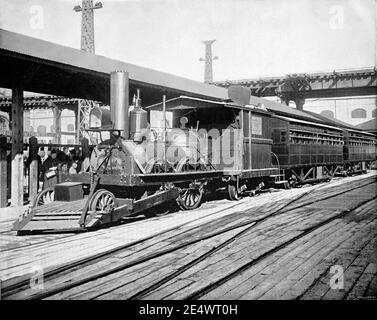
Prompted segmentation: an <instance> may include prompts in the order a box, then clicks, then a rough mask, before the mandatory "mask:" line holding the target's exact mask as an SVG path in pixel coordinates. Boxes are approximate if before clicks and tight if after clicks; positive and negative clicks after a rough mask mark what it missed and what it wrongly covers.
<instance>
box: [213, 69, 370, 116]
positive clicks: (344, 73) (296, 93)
mask: <svg viewBox="0 0 377 320" xmlns="http://www.w3.org/2000/svg"><path fill="white" fill-rule="evenodd" d="M214 84H216V85H218V86H221V87H224V88H227V87H229V86H230V85H234V84H238V85H242V86H244V87H247V88H250V90H251V94H252V95H254V96H258V97H269V96H279V97H280V98H281V99H282V101H284V102H285V103H286V104H288V103H289V101H294V102H295V103H296V105H297V107H298V109H301V108H302V105H303V104H304V102H305V99H310V98H334V97H348V96H367V95H375V94H376V93H377V68H376V67H370V68H363V69H348V70H335V71H332V72H321V73H301V74H289V75H286V76H281V77H263V78H258V79H243V80H226V81H220V82H215V83H214Z"/></svg>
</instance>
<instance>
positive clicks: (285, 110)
mask: <svg viewBox="0 0 377 320" xmlns="http://www.w3.org/2000/svg"><path fill="white" fill-rule="evenodd" d="M250 104H252V105H254V106H257V105H258V104H259V105H260V104H263V105H264V107H265V108H266V109H267V110H268V111H271V112H273V113H275V114H277V115H281V116H287V117H290V118H297V119H301V120H306V121H314V122H317V123H322V124H324V122H323V121H322V120H320V119H318V118H316V117H314V116H313V115H311V114H308V113H305V112H303V111H300V110H297V109H295V108H291V107H289V106H286V105H284V104H281V103H279V102H275V101H271V100H268V99H264V98H260V97H254V96H251V97H250Z"/></svg>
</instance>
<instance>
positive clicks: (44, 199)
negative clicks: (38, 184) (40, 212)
mask: <svg viewBox="0 0 377 320" xmlns="http://www.w3.org/2000/svg"><path fill="white" fill-rule="evenodd" d="M54 200H55V192H54V189H53V188H48V189H45V190H43V191H41V192H40V193H39V194H38V195H37V197H36V198H35V200H34V204H33V207H39V206H43V205H45V204H48V203H51V202H53V201H54Z"/></svg>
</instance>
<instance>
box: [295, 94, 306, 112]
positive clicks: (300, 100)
mask: <svg viewBox="0 0 377 320" xmlns="http://www.w3.org/2000/svg"><path fill="white" fill-rule="evenodd" d="M294 102H295V104H296V109H297V110H300V111H302V110H303V109H304V104H305V98H302V97H297V98H295V100H294Z"/></svg>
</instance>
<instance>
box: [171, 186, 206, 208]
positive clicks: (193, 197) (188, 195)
mask: <svg viewBox="0 0 377 320" xmlns="http://www.w3.org/2000/svg"><path fill="white" fill-rule="evenodd" d="M203 194H204V185H203V184H202V183H200V182H192V183H191V184H190V186H189V188H187V189H182V191H181V192H180V194H179V197H178V199H177V202H178V205H179V207H180V208H181V209H182V210H193V209H196V208H197V207H199V206H200V203H201V202H202V199H203Z"/></svg>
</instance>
